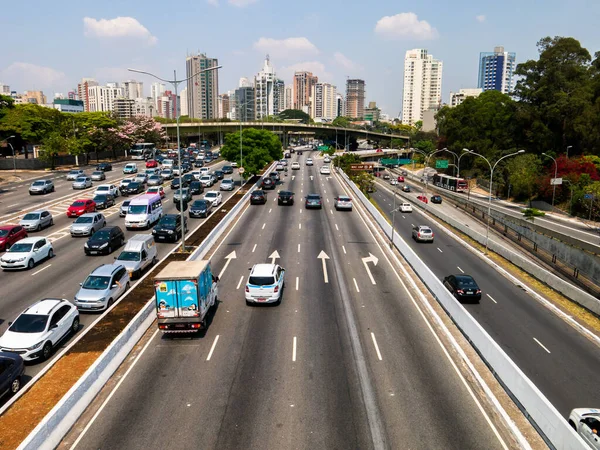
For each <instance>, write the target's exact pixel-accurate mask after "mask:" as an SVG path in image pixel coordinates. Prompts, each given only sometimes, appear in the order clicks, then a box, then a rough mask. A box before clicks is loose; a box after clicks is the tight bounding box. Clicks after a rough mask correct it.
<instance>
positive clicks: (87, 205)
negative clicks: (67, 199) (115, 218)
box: [67, 198, 96, 217]
mask: <svg viewBox="0 0 600 450" xmlns="http://www.w3.org/2000/svg"><path fill="white" fill-rule="evenodd" d="M95 211H96V202H95V201H94V200H87V199H85V198H83V199H80V200H75V201H74V202H73V204H72V205H71V206H69V209H67V217H79V216H81V215H82V214H85V213H90V212H95Z"/></svg>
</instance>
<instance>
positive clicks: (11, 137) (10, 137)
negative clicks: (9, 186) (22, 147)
mask: <svg viewBox="0 0 600 450" xmlns="http://www.w3.org/2000/svg"><path fill="white" fill-rule="evenodd" d="M14 138H15V136H14V135H13V136H9V137H7V138H6V139H4V140H5V141H6V143H7V144H8V145H10V149H11V150H12V154H13V172H14V173H15V174H16V173H17V154H16V153H15V148H14V147H13V145H12V144H11V143H10V142H8V140H9V139H14Z"/></svg>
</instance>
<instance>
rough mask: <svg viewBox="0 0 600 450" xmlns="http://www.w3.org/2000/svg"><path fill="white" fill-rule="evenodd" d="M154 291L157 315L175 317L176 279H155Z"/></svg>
mask: <svg viewBox="0 0 600 450" xmlns="http://www.w3.org/2000/svg"><path fill="white" fill-rule="evenodd" d="M154 291H155V295H156V315H157V317H158V318H159V319H162V318H169V317H177V316H178V311H177V281H166V280H163V281H157V282H156V284H155V289H154Z"/></svg>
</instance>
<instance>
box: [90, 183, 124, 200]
mask: <svg viewBox="0 0 600 450" xmlns="http://www.w3.org/2000/svg"><path fill="white" fill-rule="evenodd" d="M106 194H108V195H112V196H113V197H114V198H117V197H118V196H119V195H120V194H121V193H120V192H119V188H118V187H117V186H115V185H114V184H101V185H100V186H98V187H97V188H96V190H95V191H94V195H106Z"/></svg>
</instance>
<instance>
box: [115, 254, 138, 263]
mask: <svg viewBox="0 0 600 450" xmlns="http://www.w3.org/2000/svg"><path fill="white" fill-rule="evenodd" d="M117 259H118V260H120V261H139V260H140V252H121V254H120V255H119V257H118V258H117Z"/></svg>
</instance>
